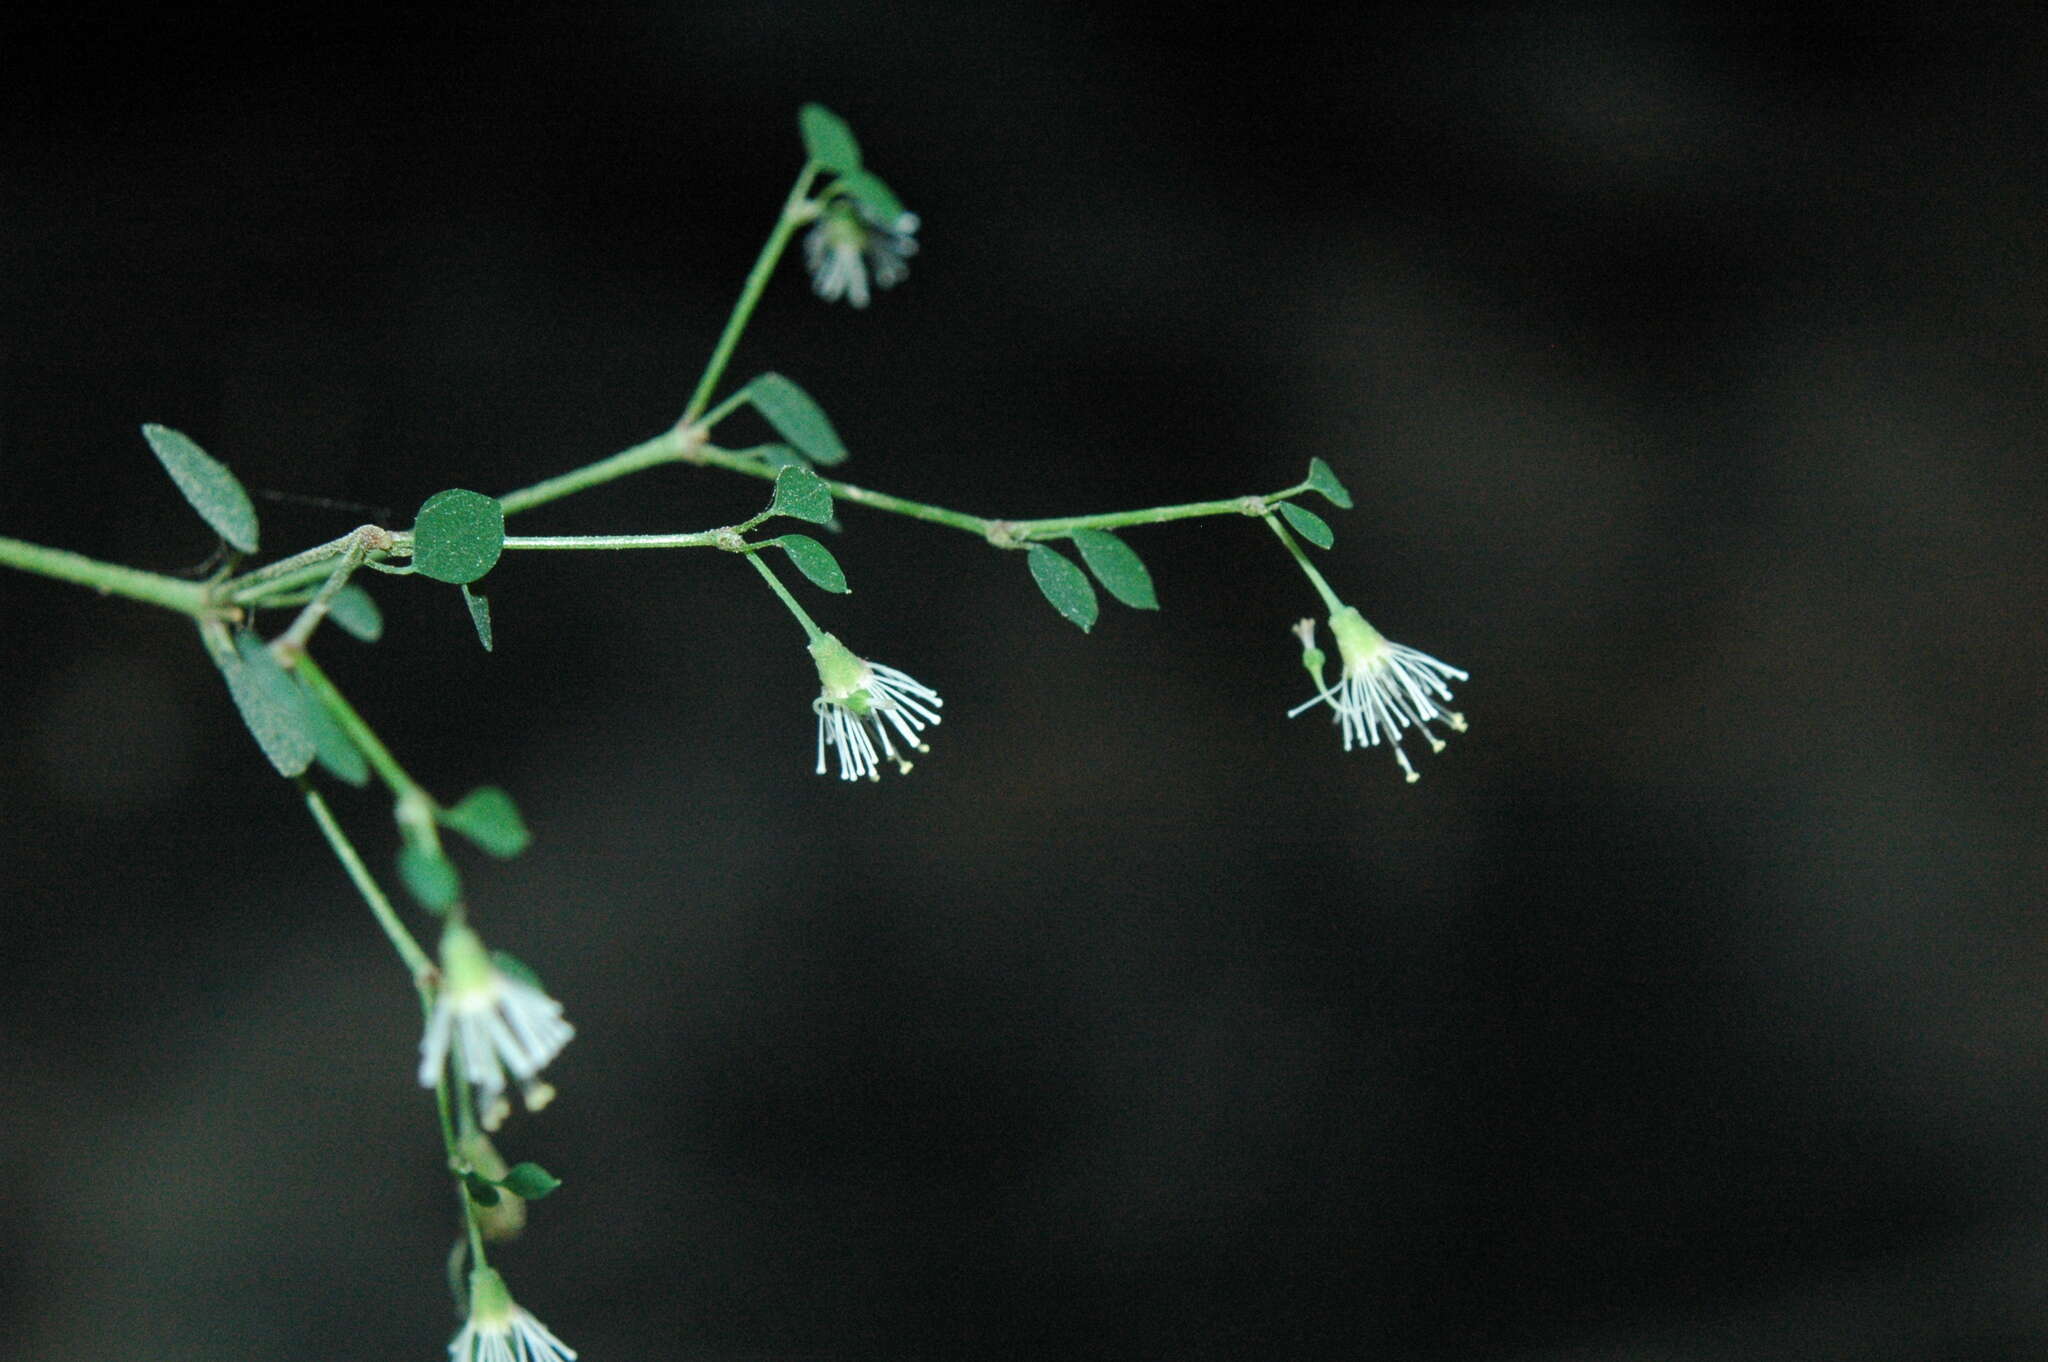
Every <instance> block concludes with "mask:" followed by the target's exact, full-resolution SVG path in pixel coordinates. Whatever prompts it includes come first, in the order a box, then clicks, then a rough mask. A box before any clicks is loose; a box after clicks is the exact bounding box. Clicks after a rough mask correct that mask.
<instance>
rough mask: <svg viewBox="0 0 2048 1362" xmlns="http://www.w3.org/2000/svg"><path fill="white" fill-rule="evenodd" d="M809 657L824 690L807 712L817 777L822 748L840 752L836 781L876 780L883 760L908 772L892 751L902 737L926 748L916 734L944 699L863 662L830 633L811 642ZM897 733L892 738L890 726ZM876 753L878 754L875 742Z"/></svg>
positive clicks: (904, 761)
mask: <svg viewBox="0 0 2048 1362" xmlns="http://www.w3.org/2000/svg"><path fill="white" fill-rule="evenodd" d="M811 657H812V658H813V659H814V660H815V661H816V662H817V664H818V681H819V684H820V686H821V687H822V689H821V691H820V692H819V695H818V698H817V699H815V700H813V701H811V708H812V709H813V710H814V711H816V713H817V716H818V774H819V775H821V776H822V775H824V774H825V749H826V748H827V747H836V748H838V749H839V778H840V779H841V780H858V779H860V778H861V777H862V776H866V777H867V778H868V779H869V780H880V779H881V778H882V777H881V765H882V761H883V760H884V759H887V760H889V761H893V762H895V763H896V769H897V770H899V771H904V772H908V771H909V770H910V759H909V758H907V757H905V756H903V755H902V754H901V753H899V752H898V751H897V750H896V740H897V738H901V739H902V741H903V745H904V746H905V747H910V748H916V749H917V750H918V751H920V752H926V751H929V750H930V749H929V748H927V747H926V746H925V744H924V739H923V738H921V737H919V736H918V735H919V734H920V733H922V732H923V731H924V729H925V727H926V725H928V724H935V723H937V722H938V721H939V706H940V705H943V704H944V703H945V701H943V700H941V699H940V698H939V693H938V692H937V691H935V690H933V689H932V688H931V687H930V686H927V685H923V684H922V683H920V682H917V681H913V680H912V679H911V678H910V677H908V676H905V675H904V674H903V673H902V672H899V671H897V670H896V669H895V668H894V667H884V666H882V665H881V664H880V663H878V662H863V661H862V660H861V659H860V658H857V657H855V656H854V655H853V653H852V652H851V651H850V650H848V648H847V646H846V645H845V644H843V643H841V642H840V641H839V640H838V639H836V638H834V637H832V635H830V634H823V635H820V636H819V638H818V640H817V641H816V642H815V643H813V644H811ZM892 726H893V727H894V728H895V730H896V732H895V734H894V735H893V736H892V735H891V734H890V732H889V730H890V728H891V727H892ZM878 743H879V744H880V750H879V751H877V746H876V745H877V744H878Z"/></svg>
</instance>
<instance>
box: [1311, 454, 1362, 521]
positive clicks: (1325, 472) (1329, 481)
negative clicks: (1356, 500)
mask: <svg viewBox="0 0 2048 1362" xmlns="http://www.w3.org/2000/svg"><path fill="white" fill-rule="evenodd" d="M1308 485H1309V486H1310V487H1313V488H1314V489H1315V490H1316V491H1318V492H1321V493H1322V494H1323V495H1324V496H1325V497H1326V498H1328V499H1329V502H1330V504H1331V505H1332V506H1335V507H1336V508H1337V509H1338V510H1340V511H1348V510H1350V509H1351V493H1350V491H1349V489H1347V488H1346V487H1345V486H1344V484H1343V483H1341V482H1339V481H1337V475H1336V474H1335V473H1332V472H1331V471H1330V465H1328V464H1326V463H1324V462H1323V461H1322V460H1321V459H1310V460H1309V461H1308Z"/></svg>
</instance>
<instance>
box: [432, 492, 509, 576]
mask: <svg viewBox="0 0 2048 1362" xmlns="http://www.w3.org/2000/svg"><path fill="white" fill-rule="evenodd" d="M504 551H505V508H504V507H503V506H500V505H499V504H498V499H497V498H496V497H487V496H485V495H484V494H483V493H482V492H470V491H466V490H464V489H463V488H460V487H451V488H449V489H448V490H447V491H445V492H436V493H434V495H432V496H430V497H428V498H427V499H426V501H425V502H423V503H421V505H420V513H419V515H417V516H416V517H414V519H413V522H412V565H413V567H414V568H416V569H418V571H419V573H420V575H421V576H423V577H432V578H433V579H434V580H435V581H437V582H452V583H456V584H460V583H463V582H473V581H475V580H476V579H477V578H479V577H481V576H483V575H484V574H485V573H486V572H489V571H490V570H491V569H492V568H493V567H495V566H496V565H497V562H498V555H500V554H501V553H503V552H504Z"/></svg>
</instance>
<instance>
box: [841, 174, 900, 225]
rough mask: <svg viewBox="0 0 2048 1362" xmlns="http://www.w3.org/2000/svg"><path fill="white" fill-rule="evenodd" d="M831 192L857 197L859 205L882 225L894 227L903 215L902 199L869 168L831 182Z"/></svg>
mask: <svg viewBox="0 0 2048 1362" xmlns="http://www.w3.org/2000/svg"><path fill="white" fill-rule="evenodd" d="M832 192H835V193H840V194H844V195H846V196H847V197H848V198H852V199H858V200H859V201H860V206H861V207H863V208H865V209H867V211H868V213H869V214H870V215H871V216H872V217H873V218H874V219H875V221H877V222H879V223H881V224H882V225H883V226H884V227H894V226H895V225H896V223H897V220H898V219H900V218H901V217H902V216H903V201H902V200H901V199H899V198H897V197H896V192H895V191H894V190H892V189H891V188H889V186H888V185H886V184H884V183H882V177H881V176H879V175H877V174H875V173H874V172H873V171H871V170H857V171H855V172H854V173H853V174H851V175H842V176H840V177H839V178H838V179H837V180H834V181H833V182H832Z"/></svg>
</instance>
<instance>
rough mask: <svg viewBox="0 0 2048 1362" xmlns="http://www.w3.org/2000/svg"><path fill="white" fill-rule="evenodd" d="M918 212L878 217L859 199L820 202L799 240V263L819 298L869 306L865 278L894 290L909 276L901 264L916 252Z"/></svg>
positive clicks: (907, 268)
mask: <svg viewBox="0 0 2048 1362" xmlns="http://www.w3.org/2000/svg"><path fill="white" fill-rule="evenodd" d="M918 226H919V224H918V220H917V214H915V213H899V214H898V215H897V216H896V217H895V218H894V219H892V220H890V221H887V222H885V221H883V220H882V218H881V217H880V216H878V215H877V214H876V213H875V212H874V211H873V210H872V209H870V208H869V207H868V206H867V205H866V204H865V203H862V202H861V201H860V200H858V199H855V198H851V197H849V196H844V195H842V196H841V197H839V198H835V199H833V200H832V202H831V203H829V204H827V205H825V208H824V210H823V211H822V212H821V213H820V214H819V215H818V224H817V226H815V227H813V228H811V232H810V235H809V236H807V237H805V238H804V261H805V263H806V264H808V265H809V266H810V267H811V287H812V288H813V289H815V290H816V291H817V294H818V296H819V297H820V298H823V299H824V300H825V301H826V302H828V303H829V302H832V301H834V300H836V299H839V298H844V299H846V301H847V302H849V303H852V304H853V305H854V306H855V307H866V306H867V305H868V276H869V275H871V274H872V275H873V276H874V279H875V287H876V288H894V287H895V286H896V285H897V284H900V283H902V282H903V280H904V279H905V278H906V277H908V276H909V274H910V266H909V265H907V264H905V263H904V262H905V261H907V260H909V259H910V257H911V256H913V255H916V254H917V236H916V233H917V229H918Z"/></svg>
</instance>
